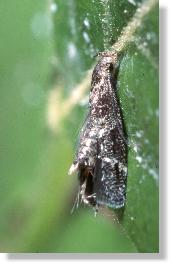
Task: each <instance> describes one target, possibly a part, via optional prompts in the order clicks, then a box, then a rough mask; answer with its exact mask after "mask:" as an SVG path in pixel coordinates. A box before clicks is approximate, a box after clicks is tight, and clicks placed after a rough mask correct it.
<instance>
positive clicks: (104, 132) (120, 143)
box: [69, 52, 127, 209]
mask: <svg viewBox="0 0 171 265" xmlns="http://www.w3.org/2000/svg"><path fill="white" fill-rule="evenodd" d="M99 56H100V59H99V61H98V63H97V64H96V66H95V68H94V70H93V74H92V81H91V90H90V95H89V110H88V115H87V118H86V120H85V122H84V125H83V127H82V129H81V132H80V137H79V143H78V148H77V152H76V157H75V160H74V162H73V164H72V165H71V167H70V170H69V174H72V173H74V172H78V179H79V196H80V197H81V200H82V201H83V202H84V203H86V204H89V205H91V206H93V207H95V209H98V207H99V206H101V205H105V206H109V207H111V208H114V209H117V208H121V207H123V206H124V205H125V200H126V180H127V145H126V141H125V139H126V135H125V131H124V126H123V119H122V115H121V109H120V104H119V101H118V97H117V89H116V80H115V76H116V75H115V73H116V65H117V60H118V59H117V54H116V53H115V52H102V53H100V54H99Z"/></svg>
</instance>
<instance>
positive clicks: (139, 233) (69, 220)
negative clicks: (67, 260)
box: [0, 0, 159, 253]
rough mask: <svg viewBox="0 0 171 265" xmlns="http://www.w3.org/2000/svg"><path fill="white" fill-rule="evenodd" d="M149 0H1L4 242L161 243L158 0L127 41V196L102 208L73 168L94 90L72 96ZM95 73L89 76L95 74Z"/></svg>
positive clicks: (135, 247) (56, 245) (65, 245)
mask: <svg viewBox="0 0 171 265" xmlns="http://www.w3.org/2000/svg"><path fill="white" fill-rule="evenodd" d="M141 2H142V1H136V0H128V1H127V0H120V1H117V0H100V1H98V0H87V1H84V0H66V1H62V0H56V1H52V0H36V1H34V0H13V1H11V0H0V37H1V40H0V122H1V126H0V156H1V157H0V251H1V252H32V253H34V252H53V253H55V252H57V253H58V252H87V253H90V252H96V253H98V252H102V253H103V252H111V253H115V252H120V253H126V252H132V253H134V252H158V251H159V240H158V219H159V216H158V208H159V202H158V113H159V111H158V3H157V1H156V5H155V7H154V8H152V9H151V11H150V13H148V15H147V16H146V17H144V19H143V22H142V23H141V24H140V25H139V27H138V30H137V32H136V37H135V39H134V41H132V42H131V43H130V44H129V46H128V47H127V49H126V50H125V51H124V53H123V56H122V59H121V64H120V71H119V76H118V93H119V96H120V101H121V106H122V110H123V114H124V120H125V125H126V128H127V133H128V138H129V157H128V159H129V160H128V188H127V204H126V208H125V212H124V218H123V220H122V223H121V224H118V223H117V222H116V221H115V220H114V219H115V218H114V212H112V211H111V212H110V213H109V214H105V213H104V214H99V215H97V217H94V212H93V210H92V209H89V208H87V207H84V206H83V205H82V206H80V207H79V208H78V209H75V210H74V212H73V213H72V214H71V209H72V207H73V205H74V201H75V199H76V195H77V191H78V189H77V188H78V187H77V186H78V183H77V178H76V176H68V173H67V172H68V169H69V167H70V165H71V163H72V160H73V157H74V152H75V147H76V144H77V137H78V134H79V129H80V127H81V124H82V123H83V120H84V117H85V115H86V110H87V95H88V89H87V92H86V93H85V95H84V96H83V97H82V99H81V100H79V101H78V102H77V104H75V105H73V107H72V108H71V109H70V111H68V113H66V115H64V114H63V113H64V112H65V103H66V102H67V99H68V98H70V95H71V93H72V91H73V90H74V88H75V87H77V85H78V84H79V83H81V82H82V80H83V79H84V77H85V76H86V75H87V71H88V70H89V69H91V67H92V66H93V65H94V63H95V59H94V58H93V56H94V55H95V54H96V53H97V52H98V51H103V50H106V49H108V48H110V47H111V45H112V44H113V43H114V42H115V41H116V40H117V37H118V36H119V35H120V33H121V31H122V29H123V27H124V26H126V25H127V23H128V22H129V21H130V19H131V18H132V16H133V15H134V13H135V11H136V10H137V8H139V7H140V4H141ZM89 83H90V80H89Z"/></svg>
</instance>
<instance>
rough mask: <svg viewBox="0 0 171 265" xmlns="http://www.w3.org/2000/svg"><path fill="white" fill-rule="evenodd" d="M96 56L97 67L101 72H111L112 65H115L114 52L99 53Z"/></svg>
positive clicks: (115, 56) (115, 55) (115, 54)
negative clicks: (98, 58)
mask: <svg viewBox="0 0 171 265" xmlns="http://www.w3.org/2000/svg"><path fill="white" fill-rule="evenodd" d="M96 56H98V57H100V60H99V62H98V65H99V67H100V68H101V69H103V71H107V72H113V68H114V64H116V63H117V53H116V52H110V51H107V52H99V53H98V54H97V55H96Z"/></svg>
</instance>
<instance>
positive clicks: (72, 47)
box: [68, 42, 77, 58]
mask: <svg viewBox="0 0 171 265" xmlns="http://www.w3.org/2000/svg"><path fill="white" fill-rule="evenodd" d="M76 55H77V49H76V46H75V44H74V43H72V42H70V43H69V44H68V56H69V57H70V58H74V57H75V56H76Z"/></svg>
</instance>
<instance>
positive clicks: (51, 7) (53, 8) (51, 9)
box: [50, 2, 58, 13]
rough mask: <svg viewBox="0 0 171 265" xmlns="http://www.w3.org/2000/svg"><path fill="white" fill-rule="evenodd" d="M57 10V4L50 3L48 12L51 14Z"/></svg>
mask: <svg viewBox="0 0 171 265" xmlns="http://www.w3.org/2000/svg"><path fill="white" fill-rule="evenodd" d="M57 10H58V6H57V4H56V3H55V2H52V3H51V4H50V11H51V12H52V13H55V12H56V11H57Z"/></svg>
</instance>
